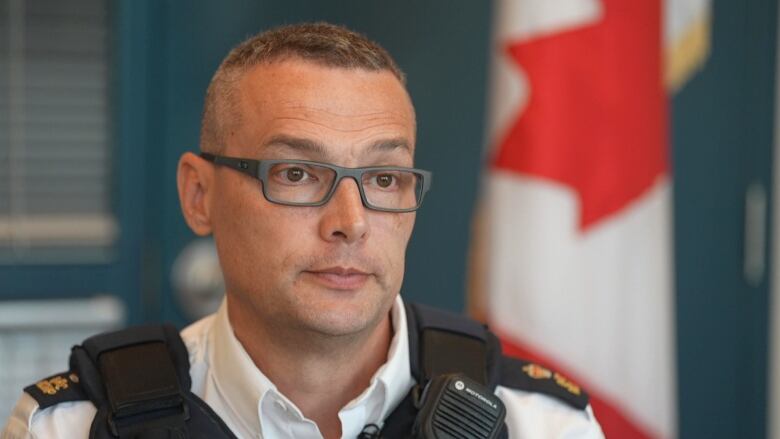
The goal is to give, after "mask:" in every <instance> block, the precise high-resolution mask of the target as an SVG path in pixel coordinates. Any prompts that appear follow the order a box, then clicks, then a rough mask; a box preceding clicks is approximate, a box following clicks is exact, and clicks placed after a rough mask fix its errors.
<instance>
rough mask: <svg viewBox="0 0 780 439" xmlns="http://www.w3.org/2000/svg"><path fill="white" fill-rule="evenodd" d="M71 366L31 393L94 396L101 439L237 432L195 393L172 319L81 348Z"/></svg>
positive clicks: (41, 398)
mask: <svg viewBox="0 0 780 439" xmlns="http://www.w3.org/2000/svg"><path fill="white" fill-rule="evenodd" d="M70 367H71V369H70V371H69V372H66V373H62V374H57V375H53V376H51V377H49V378H46V379H44V380H41V381H39V382H37V383H35V384H33V385H31V386H28V387H27V388H26V389H25V391H26V392H27V393H28V394H30V395H31V396H32V397H33V398H34V399H35V400H36V401H37V402H38V404H39V406H40V407H41V408H47V407H50V406H52V405H55V404H59V403H61V402H66V401H78V400H89V401H91V402H92V403H93V404H94V405H95V407H96V408H97V414H96V415H95V418H94V420H93V422H92V426H91V428H90V438H95V439H117V438H119V439H124V438H137V439H152V438H154V439H157V438H161V439H162V438H167V439H175V438H185V437H186V438H197V439H206V438H215V439H219V438H227V439H235V435H234V434H233V433H232V432H231V431H230V429H229V428H228V427H227V426H226V425H225V423H224V422H223V421H222V420H221V419H220V418H219V416H218V415H217V414H216V413H214V411H213V410H212V409H211V408H210V407H209V406H208V405H207V404H206V403H205V402H204V401H203V400H201V399H200V398H199V397H198V396H197V395H195V394H193V393H192V392H191V391H190V387H191V379H190V374H189V367H190V365H189V354H188V353H187V348H186V346H185V345H184V342H183V341H182V339H181V336H180V335H179V332H178V331H177V330H176V328H174V327H173V326H170V325H149V326H137V327H132V328H128V329H124V330H120V331H115V332H110V333H105V334H100V335H96V336H94V337H90V338H88V339H87V340H85V341H84V342H83V343H82V344H81V345H78V346H74V347H73V349H72V350H71V356H70Z"/></svg>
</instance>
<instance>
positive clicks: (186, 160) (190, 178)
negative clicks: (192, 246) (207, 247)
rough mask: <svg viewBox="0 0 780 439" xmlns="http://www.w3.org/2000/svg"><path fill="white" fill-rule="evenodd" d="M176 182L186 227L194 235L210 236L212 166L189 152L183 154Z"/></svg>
mask: <svg viewBox="0 0 780 439" xmlns="http://www.w3.org/2000/svg"><path fill="white" fill-rule="evenodd" d="M176 182H177V186H178V188H179V203H180V204H181V212H182V214H183V215H184V220H185V221H186V222H187V225H188V226H190V229H192V231H193V232H195V234H196V235H199V236H205V235H208V234H210V233H211V191H212V190H213V184H214V166H212V165H211V163H209V162H207V161H206V160H204V159H202V158H200V157H199V156H197V155H195V154H193V153H191V152H185V153H184V154H182V156H181V158H180V159H179V168H178V170H177V173H176Z"/></svg>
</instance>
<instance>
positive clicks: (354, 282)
mask: <svg viewBox="0 0 780 439" xmlns="http://www.w3.org/2000/svg"><path fill="white" fill-rule="evenodd" d="M304 273H307V274H310V275H311V276H312V277H314V279H315V280H316V281H317V282H318V283H320V284H322V285H324V286H326V287H328V288H332V289H336V290H356V289H358V288H361V287H363V285H365V283H366V282H367V281H368V278H369V276H371V275H370V274H369V273H366V272H364V271H362V270H359V269H357V268H352V267H327V268H322V269H316V270H306V271H305V272H304Z"/></svg>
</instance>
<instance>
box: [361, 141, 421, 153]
mask: <svg viewBox="0 0 780 439" xmlns="http://www.w3.org/2000/svg"><path fill="white" fill-rule="evenodd" d="M398 148H403V149H406V150H407V151H409V152H412V149H411V148H410V147H409V142H407V140H406V139H405V138H403V137H396V138H394V139H383V140H379V141H377V142H375V143H374V144H373V145H371V147H370V148H369V152H374V151H376V152H384V151H388V152H389V151H393V150H395V149H398Z"/></svg>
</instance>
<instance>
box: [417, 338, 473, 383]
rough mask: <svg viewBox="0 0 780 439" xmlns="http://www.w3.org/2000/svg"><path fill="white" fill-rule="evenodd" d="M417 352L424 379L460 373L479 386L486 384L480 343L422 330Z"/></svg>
mask: <svg viewBox="0 0 780 439" xmlns="http://www.w3.org/2000/svg"><path fill="white" fill-rule="evenodd" d="M420 349H421V352H422V353H423V354H422V360H423V361H422V366H423V374H424V375H425V378H426V379H428V380H430V379H433V378H435V377H437V376H440V375H445V374H452V373H462V374H464V375H466V376H467V377H469V378H471V379H472V380H474V381H476V382H478V383H480V384H482V385H485V384H487V364H486V355H485V351H486V349H485V342H484V341H482V340H478V339H475V338H471V337H467V336H464V335H461V334H455V333H452V332H448V331H444V330H438V329H425V330H424V331H423V333H422V336H421V346H420Z"/></svg>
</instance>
